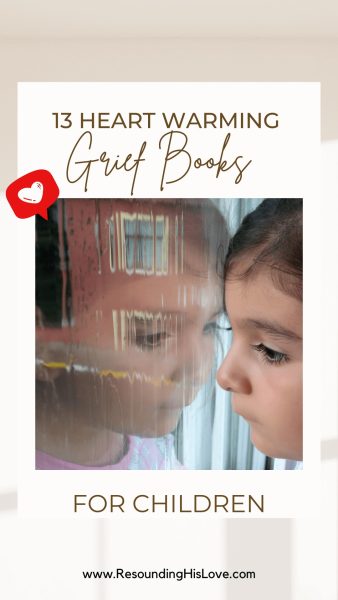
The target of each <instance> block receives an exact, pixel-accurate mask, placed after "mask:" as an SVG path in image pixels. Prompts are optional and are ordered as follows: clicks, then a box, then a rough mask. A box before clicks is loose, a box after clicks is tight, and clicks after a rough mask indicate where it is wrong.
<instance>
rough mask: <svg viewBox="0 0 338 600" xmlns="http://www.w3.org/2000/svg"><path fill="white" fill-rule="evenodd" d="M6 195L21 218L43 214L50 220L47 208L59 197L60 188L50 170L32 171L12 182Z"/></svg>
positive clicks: (42, 215)
mask: <svg viewBox="0 0 338 600" xmlns="http://www.w3.org/2000/svg"><path fill="white" fill-rule="evenodd" d="M6 197H7V200H8V202H9V203H10V205H11V207H12V209H13V212H14V213H15V214H16V216H17V217H19V219H27V218H28V217H33V216H34V215H41V217H43V218H44V219H46V220H48V213H47V209H48V208H49V206H51V204H54V202H55V201H56V200H57V199H58V197H59V188H58V186H57V185H56V182H55V179H54V177H53V176H52V174H51V173H50V172H49V171H45V170H44V169H39V170H37V171H31V173H27V174H26V175H23V176H22V177H19V179H16V180H15V181H13V183H11V184H10V185H9V186H8V188H7V190H6Z"/></svg>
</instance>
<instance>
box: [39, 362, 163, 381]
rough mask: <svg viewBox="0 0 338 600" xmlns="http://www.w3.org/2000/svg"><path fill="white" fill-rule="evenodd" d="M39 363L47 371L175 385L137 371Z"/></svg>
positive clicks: (63, 363)
mask: <svg viewBox="0 0 338 600" xmlns="http://www.w3.org/2000/svg"><path fill="white" fill-rule="evenodd" d="M37 363H38V364H39V365H41V366H43V367H45V368H46V369H65V370H67V371H70V370H71V369H73V370H74V371H81V372H83V373H86V372H89V373H94V374H96V375H99V376H100V377H113V379H129V381H130V382H131V383H133V382H134V381H144V382H146V383H151V384H153V385H156V386H160V385H173V382H172V381H171V380H170V379H167V378H166V377H163V376H162V377H149V376H147V375H145V374H144V373H138V372H137V371H133V373H131V374H130V373H129V372H128V371H113V370H111V369H102V370H101V371H99V370H97V369H93V368H90V367H85V366H83V365H76V364H74V363H71V364H67V363H65V362H53V361H52V362H45V361H43V360H37Z"/></svg>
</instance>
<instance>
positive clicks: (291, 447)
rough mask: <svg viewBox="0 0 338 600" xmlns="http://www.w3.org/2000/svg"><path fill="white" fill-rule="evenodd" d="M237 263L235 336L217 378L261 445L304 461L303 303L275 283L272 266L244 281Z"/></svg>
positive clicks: (231, 282) (230, 292)
mask: <svg viewBox="0 0 338 600" xmlns="http://www.w3.org/2000/svg"><path fill="white" fill-rule="evenodd" d="M241 267H242V265H241ZM236 268H237V267H236V266H234V267H233V269H232V271H231V277H229V278H228V279H226V285H225V305H226V311H227V314H228V318H229V322H230V326H231V329H232V334H233V339H232V344H231V348H230V351H229V353H228V354H227V356H226V357H225V359H224V361H223V363H222V365H221V367H220V368H219V370H218V374H217V381H218V383H219V385H220V386H221V387H222V388H223V389H225V390H229V391H231V392H232V407H233V410H234V411H235V412H236V413H238V414H239V415H241V416H242V417H243V418H244V419H245V420H246V421H248V423H249V425H250V429H251V440H252V442H253V444H254V445H255V446H256V448H258V449H259V450H261V451H262V452H263V453H264V454H266V455H268V456H271V457H275V458H277V457H279V458H290V459H295V460H301V459H302V454H303V440H302V437H303V436H302V423H303V418H302V415H303V411H302V303H301V302H300V301H298V300H297V299H295V298H293V297H291V296H288V295H286V294H285V293H283V292H282V291H280V290H279V289H277V288H276V287H274V285H273V283H272V280H271V274H270V273H269V271H268V270H265V269H262V270H260V271H259V272H258V273H257V274H255V275H253V276H252V277H251V278H248V279H242V280H241V279H236V272H235V270H236ZM241 271H242V269H241ZM232 275H234V277H232Z"/></svg>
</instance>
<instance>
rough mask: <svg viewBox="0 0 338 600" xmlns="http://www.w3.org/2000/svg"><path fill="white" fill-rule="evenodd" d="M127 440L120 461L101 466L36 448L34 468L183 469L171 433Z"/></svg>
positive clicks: (101, 469)
mask: <svg viewBox="0 0 338 600" xmlns="http://www.w3.org/2000/svg"><path fill="white" fill-rule="evenodd" d="M128 442H129V447H128V452H127V454H125V455H124V456H123V458H122V459H121V460H120V462H118V463H115V464H113V465H105V466H103V467H93V466H91V467H89V466H86V465H78V464H76V463H72V462H67V461H65V460H62V459H60V458H56V457H55V456H51V455H50V454H46V452H41V451H40V450H37V451H36V461H35V468H36V469H39V470H40V469H45V470H72V469H76V470H80V469H81V470H84V471H85V470H86V471H104V470H109V471H113V470H142V469H143V470H171V469H184V466H183V465H182V464H181V463H180V462H179V461H178V460H177V458H176V454H175V448H174V437H173V435H172V434H168V435H166V436H163V437H161V438H140V437H136V436H128Z"/></svg>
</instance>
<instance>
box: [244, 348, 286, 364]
mask: <svg viewBox="0 0 338 600" xmlns="http://www.w3.org/2000/svg"><path fill="white" fill-rule="evenodd" d="M253 348H254V349H255V350H256V352H260V353H261V354H262V356H263V358H264V360H265V361H266V362H267V363H268V364H270V365H272V364H273V365H280V364H282V363H286V362H287V361H288V360H289V357H288V355H287V354H284V353H283V352H278V351H277V350H273V349H272V348H268V347H267V346H265V345H264V344H258V345H257V346H255V345H254V346H253Z"/></svg>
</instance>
